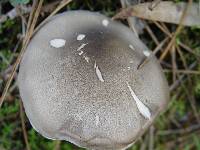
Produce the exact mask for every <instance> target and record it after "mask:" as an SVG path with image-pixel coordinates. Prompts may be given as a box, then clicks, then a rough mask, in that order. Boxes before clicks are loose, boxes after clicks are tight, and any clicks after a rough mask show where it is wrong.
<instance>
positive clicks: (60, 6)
mask: <svg viewBox="0 0 200 150" xmlns="http://www.w3.org/2000/svg"><path fill="white" fill-rule="evenodd" d="M70 2H72V0H63V1H62V2H61V3H60V4H59V5H58V6H57V8H56V9H55V10H54V11H53V12H52V13H51V14H50V15H49V16H48V17H47V18H46V19H45V20H44V21H43V22H42V23H41V24H39V25H38V26H37V28H36V29H35V31H34V33H35V32H37V31H38V30H39V29H40V27H41V26H43V25H44V24H45V23H46V22H47V21H49V19H50V18H51V17H52V16H54V15H55V14H56V13H57V12H58V11H59V10H61V9H62V8H63V7H65V6H66V5H67V4H69V3H70Z"/></svg>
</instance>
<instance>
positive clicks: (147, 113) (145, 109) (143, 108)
mask: <svg viewBox="0 0 200 150" xmlns="http://www.w3.org/2000/svg"><path fill="white" fill-rule="evenodd" d="M126 83H127V86H128V89H129V91H130V92H131V96H132V97H133V99H134V100H135V102H136V105H137V108H138V110H139V111H140V113H141V114H142V115H143V116H144V117H145V118H147V119H150V118H151V113H150V111H149V108H148V107H147V106H145V105H144V104H143V103H142V101H140V100H139V98H138V97H137V96H136V94H135V93H134V91H133V90H132V88H131V86H130V85H129V84H128V82H126Z"/></svg>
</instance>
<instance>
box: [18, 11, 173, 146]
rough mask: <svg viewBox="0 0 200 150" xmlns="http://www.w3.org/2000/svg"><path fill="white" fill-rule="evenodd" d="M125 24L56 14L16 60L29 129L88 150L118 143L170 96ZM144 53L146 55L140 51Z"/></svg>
mask: <svg viewBox="0 0 200 150" xmlns="http://www.w3.org/2000/svg"><path fill="white" fill-rule="evenodd" d="M149 54H151V53H150V51H148V49H147V47H146V46H145V45H144V44H143V43H142V42H141V41H140V40H139V39H138V38H137V37H136V36H135V35H134V34H133V32H132V31H131V30H130V29H129V28H128V27H126V26H124V25H122V24H120V23H117V22H115V21H112V20H110V19H109V18H107V17H105V16H103V15H101V14H99V13H93V12H89V11H69V12H66V13H62V14H59V15H56V16H55V17H53V19H51V20H50V21H49V22H48V23H46V24H45V25H43V26H42V27H41V29H40V30H39V31H38V32H37V33H36V34H35V35H34V37H33V38H32V40H31V41H30V43H29V45H28V47H27V50H26V52H25V54H24V57H23V59H22V61H21V64H20V69H19V75H18V85H19V90H20V95H21V98H22V101H23V104H24V107H25V111H26V115H27V116H28V118H29V120H30V122H31V124H32V126H33V127H34V129H35V130H36V131H37V132H39V133H40V134H42V135H43V136H44V137H46V138H49V139H59V140H66V141H69V142H72V143H74V144H76V145H78V146H81V147H85V148H88V149H94V150H102V149H103V150H104V149H106V150H117V149H125V148H127V147H129V146H130V145H131V144H133V143H134V142H135V141H136V140H137V139H138V138H139V137H140V136H141V135H142V134H143V132H144V131H145V130H146V129H147V128H148V127H149V126H150V125H151V124H152V122H153V120H154V119H155V117H156V116H157V115H158V114H159V113H160V111H161V110H162V109H163V108H165V106H166V104H167V102H168V100H169V89H168V85H167V82H166V79H165V77H164V74H163V72H162V69H161V67H160V65H159V63H158V61H157V60H156V58H155V57H154V56H150V57H151V58H150V59H149V61H148V63H146V64H145V65H144V66H143V67H142V68H140V69H137V67H138V65H139V64H140V63H141V62H142V60H143V59H144V58H145V57H146V56H147V55H149ZM145 55H146V56H145Z"/></svg>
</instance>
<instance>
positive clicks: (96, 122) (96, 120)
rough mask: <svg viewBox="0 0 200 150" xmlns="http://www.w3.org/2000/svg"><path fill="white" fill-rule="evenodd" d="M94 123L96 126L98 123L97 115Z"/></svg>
mask: <svg viewBox="0 0 200 150" xmlns="http://www.w3.org/2000/svg"><path fill="white" fill-rule="evenodd" d="M95 124H96V126H98V124H99V116H96V117H95Z"/></svg>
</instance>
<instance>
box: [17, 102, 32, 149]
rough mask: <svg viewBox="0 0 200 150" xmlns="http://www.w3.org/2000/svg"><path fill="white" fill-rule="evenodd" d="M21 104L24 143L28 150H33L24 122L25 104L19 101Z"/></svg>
mask: <svg viewBox="0 0 200 150" xmlns="http://www.w3.org/2000/svg"><path fill="white" fill-rule="evenodd" d="M19 103H20V105H19V106H20V118H21V124H22V131H23V136H24V141H25V143H26V149H27V150H31V148H30V145H29V143H28V137H27V132H26V126H25V120H24V111H23V104H22V101H21V100H20V101H19Z"/></svg>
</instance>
